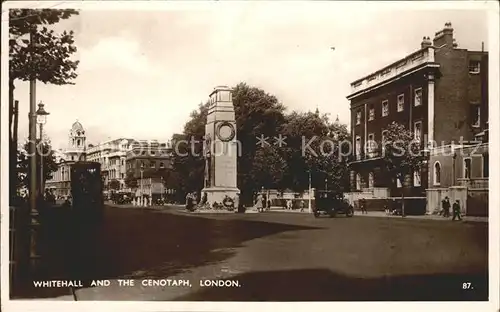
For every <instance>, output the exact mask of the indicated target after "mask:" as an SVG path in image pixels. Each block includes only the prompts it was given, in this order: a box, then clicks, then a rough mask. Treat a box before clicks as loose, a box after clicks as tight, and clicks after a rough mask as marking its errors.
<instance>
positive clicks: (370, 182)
mask: <svg viewBox="0 0 500 312" xmlns="http://www.w3.org/2000/svg"><path fill="white" fill-rule="evenodd" d="M373 181H374V177H373V172H370V173H369V174H368V188H373Z"/></svg>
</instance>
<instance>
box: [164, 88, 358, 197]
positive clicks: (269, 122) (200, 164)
mask: <svg viewBox="0 0 500 312" xmlns="http://www.w3.org/2000/svg"><path fill="white" fill-rule="evenodd" d="M233 103H234V107H235V116H236V124H237V139H238V140H239V141H240V143H241V147H242V151H240V152H239V157H238V187H239V188H240V190H241V191H242V194H241V195H242V200H243V201H246V202H248V201H251V200H252V197H253V194H254V192H255V191H258V190H260V189H261V188H262V187H264V188H275V189H279V190H284V189H287V188H290V189H293V190H297V191H302V190H304V189H307V188H308V185H309V172H311V177H312V179H311V180H312V182H313V187H317V188H324V187H325V179H327V181H328V182H327V183H328V185H329V189H335V190H339V192H342V191H343V190H344V189H345V187H346V186H347V158H346V157H344V156H343V155H342V153H341V151H340V149H339V148H338V146H340V141H342V140H343V139H345V138H348V131H347V127H346V126H345V125H342V124H340V123H338V122H335V123H332V122H331V121H330V120H329V118H328V116H326V115H324V116H320V115H319V114H314V113H299V112H292V113H289V114H286V112H285V107H284V106H283V105H282V104H281V103H280V102H279V101H278V99H277V98H276V97H275V96H273V95H271V94H268V93H266V92H265V91H264V90H262V89H259V88H255V87H250V86H248V85H247V84H245V83H240V84H238V85H237V86H236V87H235V88H234V89H233ZM208 107H209V103H206V104H204V105H201V104H200V106H199V107H198V110H196V111H194V112H193V113H192V114H191V116H190V117H191V119H190V120H189V121H188V122H187V123H186V125H185V127H184V131H183V133H182V134H176V135H174V136H173V139H172V141H173V142H174V149H175V151H174V159H173V170H172V172H171V174H172V175H171V177H170V183H172V184H173V185H175V186H174V188H176V189H177V190H180V193H184V194H185V192H188V191H199V190H201V189H202V188H203V177H204V171H205V158H204V155H203V144H201V142H202V141H203V137H204V134H205V124H206V118H207V113H208ZM280 135H281V137H282V139H283V142H284V143H283V144H282V145H281V146H280V145H279V142H278V141H277V140H276V139H275V138H279V136H280ZM260 137H263V138H267V142H268V144H264V145H260V144H257V143H258V140H257V138H260ZM191 138H193V140H195V141H198V144H193V145H191V144H190V143H183V144H178V143H179V142H182V141H183V140H184V142H186V141H188V142H189V140H191ZM312 138H314V141H313V143H312V144H311V145H310V147H311V148H312V149H313V150H314V151H315V153H314V155H312V154H311V153H308V151H304V147H303V145H304V142H303V141H305V142H308V140H309V139H312ZM325 140H329V143H327V144H323V145H321V142H323V141H325ZM323 146H324V148H323V150H324V152H323V153H322V152H321V150H320V149H321V148H322V147H323ZM329 148H330V150H329ZM342 148H344V149H345V148H349V146H344V147H342ZM191 149H193V151H194V152H191ZM344 155H348V153H347V152H345V151H344Z"/></svg>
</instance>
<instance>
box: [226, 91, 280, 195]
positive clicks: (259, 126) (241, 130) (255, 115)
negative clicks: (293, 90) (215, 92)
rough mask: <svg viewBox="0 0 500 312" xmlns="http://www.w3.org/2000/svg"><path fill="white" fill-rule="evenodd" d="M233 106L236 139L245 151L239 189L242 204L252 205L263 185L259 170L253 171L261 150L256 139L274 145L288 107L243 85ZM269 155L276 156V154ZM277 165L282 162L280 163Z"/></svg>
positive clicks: (240, 167)
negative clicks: (256, 192)
mask: <svg viewBox="0 0 500 312" xmlns="http://www.w3.org/2000/svg"><path fill="white" fill-rule="evenodd" d="M233 104H234V109H235V115H236V126H237V139H238V141H239V142H240V144H241V147H242V151H240V153H239V155H240V156H239V157H238V187H239V188H240V190H241V195H242V199H241V200H242V201H243V202H247V203H248V202H251V201H252V200H253V193H254V192H255V191H257V190H259V189H260V188H261V187H262V185H260V182H258V181H257V180H256V177H255V176H254V175H253V174H254V173H256V172H259V170H253V168H254V165H255V162H256V161H257V164H258V163H261V160H259V158H260V156H262V154H260V155H258V157H257V158H256V154H257V151H258V150H259V149H260V148H261V146H260V145H258V144H257V143H258V142H257V138H260V137H263V138H268V142H269V143H270V144H274V143H275V141H274V138H275V137H278V136H279V134H280V129H281V128H282V126H283V124H284V123H285V115H284V112H285V107H284V106H283V105H282V104H281V103H280V102H279V101H278V98H277V97H276V96H274V95H272V94H269V93H267V92H265V91H264V90H262V89H259V88H255V87H250V86H249V85H247V84H245V83H240V84H238V85H236V87H234V88H233ZM269 155H273V157H274V156H277V155H276V153H270V154H269ZM278 163H281V162H279V161H278Z"/></svg>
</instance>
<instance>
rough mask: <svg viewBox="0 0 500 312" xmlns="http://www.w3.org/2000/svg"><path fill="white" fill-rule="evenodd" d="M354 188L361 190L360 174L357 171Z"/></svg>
mask: <svg viewBox="0 0 500 312" xmlns="http://www.w3.org/2000/svg"><path fill="white" fill-rule="evenodd" d="M356 190H357V191H360V190H361V175H360V174H359V173H358V174H356Z"/></svg>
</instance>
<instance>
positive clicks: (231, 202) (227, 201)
mask: <svg viewBox="0 0 500 312" xmlns="http://www.w3.org/2000/svg"><path fill="white" fill-rule="evenodd" d="M222 204H223V205H224V207H226V208H227V210H233V209H234V200H233V199H232V198H231V197H229V196H226V197H225V198H224V200H223V201H222Z"/></svg>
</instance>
